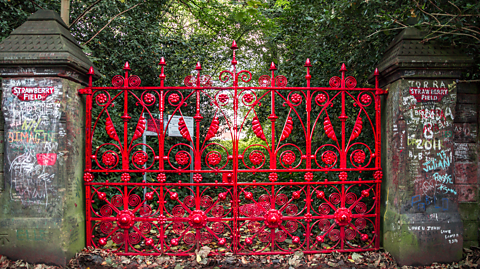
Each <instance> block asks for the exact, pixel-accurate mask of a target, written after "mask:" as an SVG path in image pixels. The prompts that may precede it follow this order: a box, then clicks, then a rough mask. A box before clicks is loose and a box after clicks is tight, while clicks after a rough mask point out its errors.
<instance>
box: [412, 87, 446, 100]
mask: <svg viewBox="0 0 480 269" xmlns="http://www.w3.org/2000/svg"><path fill="white" fill-rule="evenodd" d="M447 94H448V89H447V88H417V87H410V95H413V96H414V97H415V99H417V102H440V101H441V100H442V98H443V97H444V96H445V95H447Z"/></svg>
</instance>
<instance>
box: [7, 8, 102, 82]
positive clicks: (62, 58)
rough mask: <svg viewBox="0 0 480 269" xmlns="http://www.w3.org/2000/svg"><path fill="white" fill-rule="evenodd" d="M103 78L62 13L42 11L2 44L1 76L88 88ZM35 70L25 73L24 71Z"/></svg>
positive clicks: (31, 17) (36, 13)
mask: <svg viewBox="0 0 480 269" xmlns="http://www.w3.org/2000/svg"><path fill="white" fill-rule="evenodd" d="M91 66H93V67H94V69H95V70H97V72H95V74H94V76H93V79H98V78H100V77H101V74H100V72H98V69H97V68H96V67H95V65H94V64H93V63H92V62H91V61H90V59H88V57H87V56H86V55H85V53H84V52H83V51H82V47H80V45H79V42H78V41H77V40H75V38H74V37H73V36H72V34H71V33H70V31H69V29H68V27H67V26H66V25H65V23H64V22H63V20H62V19H61V18H60V16H59V15H58V13H56V12H55V11H52V10H39V11H37V12H35V13H34V14H33V15H31V16H30V17H29V18H28V19H27V21H26V22H25V23H23V24H22V25H20V26H19V27H18V28H17V29H15V30H14V31H13V32H12V33H11V34H10V36H8V37H7V38H5V39H4V40H3V41H2V42H1V43H0V76H2V77H4V78H7V77H22V76H30V77H31V76H34V77H35V76H36V77H57V76H59V77H62V78H67V79H70V80H73V81H75V82H78V83H81V84H84V85H88V81H89V74H88V73H89V71H90V67H91ZM32 69H33V70H35V71H34V72H29V73H28V74H27V73H25V71H23V70H32Z"/></svg>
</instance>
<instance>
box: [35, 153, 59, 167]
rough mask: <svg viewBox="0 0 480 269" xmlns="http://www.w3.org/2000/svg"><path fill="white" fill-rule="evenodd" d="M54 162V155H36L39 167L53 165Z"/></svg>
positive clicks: (55, 159)
mask: <svg viewBox="0 0 480 269" xmlns="http://www.w3.org/2000/svg"><path fill="white" fill-rule="evenodd" d="M56 161H57V154H56V153H39V154H37V162H38V164H39V165H54V164H55V162H56Z"/></svg>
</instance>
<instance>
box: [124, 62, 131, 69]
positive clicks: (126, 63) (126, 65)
mask: <svg viewBox="0 0 480 269" xmlns="http://www.w3.org/2000/svg"><path fill="white" fill-rule="evenodd" d="M123 70H131V69H130V64H129V63H128V62H125V65H124V66H123Z"/></svg>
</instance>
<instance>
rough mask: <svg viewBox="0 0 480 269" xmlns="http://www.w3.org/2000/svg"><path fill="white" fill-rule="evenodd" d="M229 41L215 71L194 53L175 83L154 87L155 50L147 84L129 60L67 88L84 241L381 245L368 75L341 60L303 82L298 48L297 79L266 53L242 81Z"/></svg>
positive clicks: (375, 119) (156, 250) (228, 247)
mask: <svg viewBox="0 0 480 269" xmlns="http://www.w3.org/2000/svg"><path fill="white" fill-rule="evenodd" d="M236 49H237V46H236V44H235V42H234V43H233V44H232V50H233V59H232V68H231V69H230V70H225V71H222V72H221V73H220V75H219V81H214V80H213V79H212V78H211V77H210V76H208V75H204V74H202V73H201V70H202V68H201V66H200V64H199V63H198V64H197V66H196V68H195V70H196V72H197V73H196V75H192V76H187V77H186V78H185V80H184V84H185V86H181V87H180V86H178V87H170V86H165V85H164V81H165V78H166V76H165V72H164V69H165V66H166V63H165V61H164V59H163V58H162V60H161V61H160V65H161V74H160V76H159V77H160V86H158V87H143V86H140V84H141V80H140V78H139V77H137V76H135V75H130V74H129V72H130V67H129V64H128V63H126V64H125V66H124V68H123V69H124V72H125V74H124V75H123V76H120V75H117V76H115V77H114V78H113V79H112V84H113V86H112V87H94V86H93V85H92V81H91V77H92V75H93V69H92V68H91V69H90V72H89V74H90V84H89V87H87V88H85V89H81V90H79V93H80V94H84V95H86V107H87V109H86V130H85V132H86V144H85V146H86V165H85V174H84V182H85V188H86V221H87V245H88V246H93V247H100V248H106V249H110V250H112V251H114V252H116V253H119V254H124V255H130V254H131V255H160V254H167V255H191V254H193V253H195V250H196V249H199V248H201V247H202V246H204V245H208V246H209V247H210V248H211V249H212V253H213V254H222V253H225V252H233V253H236V254H279V253H292V252H294V251H297V250H302V251H303V252H305V253H319V252H330V251H366V250H374V249H378V248H379V221H380V219H379V214H380V207H379V201H380V183H381V179H382V171H381V166H380V160H381V156H380V95H381V94H383V93H384V91H383V90H382V89H379V88H378V82H376V85H375V88H357V87H356V80H355V79H354V78H353V77H350V76H348V77H346V72H347V70H346V68H345V65H342V67H341V69H340V76H339V77H337V76H335V77H332V78H331V79H330V81H329V85H330V87H311V86H310V80H311V75H310V67H311V64H310V61H309V60H308V59H307V62H306V63H305V67H306V76H305V78H306V87H287V79H286V78H285V77H284V76H281V75H277V74H275V70H276V67H275V65H274V64H273V63H272V65H271V67H270V73H271V74H270V75H263V76H261V77H260V78H259V80H258V85H259V86H252V83H253V81H252V75H251V73H250V72H249V71H246V70H242V71H239V72H237V69H236V65H237V61H236V59H235V50H236ZM377 76H378V72H377V71H375V78H377ZM376 81H377V79H376ZM222 83H223V84H224V85H223V86H218V84H222ZM167 114H169V115H177V116H180V120H179V121H178V127H177V128H178V131H179V132H180V134H181V137H180V138H176V139H174V138H171V137H169V136H167V135H166V133H167V129H168V128H169V125H170V124H173V123H172V122H171V118H166V115H167ZM188 114H190V115H193V119H194V124H195V126H194V130H193V131H192V130H189V129H188V128H187V124H186V123H185V119H186V116H185V115H188ZM146 132H150V133H153V134H154V136H150V137H147V136H145V134H146ZM245 133H248V135H246V134H245ZM216 137H217V138H216ZM218 137H220V138H221V139H219V138H218ZM227 138H228V139H227ZM250 141H251V142H250ZM325 141H327V143H324V142H325ZM191 165H193V167H192V166H191ZM189 176H191V177H192V179H193V181H194V182H193V183H192V182H190V179H189Z"/></svg>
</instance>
